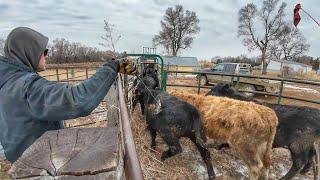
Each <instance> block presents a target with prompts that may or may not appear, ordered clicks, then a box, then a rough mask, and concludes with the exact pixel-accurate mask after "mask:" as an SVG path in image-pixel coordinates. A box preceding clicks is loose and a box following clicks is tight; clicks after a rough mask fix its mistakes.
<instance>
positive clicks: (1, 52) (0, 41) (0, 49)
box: [0, 38, 5, 56]
mask: <svg viewBox="0 0 320 180" xmlns="http://www.w3.org/2000/svg"><path fill="white" fill-rule="evenodd" d="M4 44H5V40H4V39H1V38H0V56H4Z"/></svg>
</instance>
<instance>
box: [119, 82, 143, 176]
mask: <svg viewBox="0 0 320 180" xmlns="http://www.w3.org/2000/svg"><path fill="white" fill-rule="evenodd" d="M118 91H119V101H120V112H121V113H120V115H121V118H120V122H121V129H122V136H123V138H122V140H123V144H124V151H125V153H124V166H125V171H126V173H125V174H126V179H133V180H142V179H143V175H142V170H141V167H140V162H139V159H138V155H137V152H136V146H135V144H134V139H133V136H132V131H131V126H130V120H129V114H128V109H127V105H126V102H125V100H124V93H123V88H122V82H121V81H120V80H118Z"/></svg>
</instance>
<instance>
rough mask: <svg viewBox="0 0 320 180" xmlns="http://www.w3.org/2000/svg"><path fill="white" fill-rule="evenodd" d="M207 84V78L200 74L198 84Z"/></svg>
mask: <svg viewBox="0 0 320 180" xmlns="http://www.w3.org/2000/svg"><path fill="white" fill-rule="evenodd" d="M207 84H208V79H207V77H206V76H200V85H202V86H204V85H207Z"/></svg>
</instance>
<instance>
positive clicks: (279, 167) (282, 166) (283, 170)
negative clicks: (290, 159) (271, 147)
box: [276, 163, 288, 176]
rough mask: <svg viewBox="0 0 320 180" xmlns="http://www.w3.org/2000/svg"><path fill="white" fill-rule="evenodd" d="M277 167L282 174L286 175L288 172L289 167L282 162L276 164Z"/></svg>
mask: <svg viewBox="0 0 320 180" xmlns="http://www.w3.org/2000/svg"><path fill="white" fill-rule="evenodd" d="M276 169H277V170H278V171H280V172H281V173H280V174H281V176H284V175H285V174H286V173H287V172H288V169H287V168H286V167H285V166H284V165H283V164H280V163H279V164H277V165H276Z"/></svg>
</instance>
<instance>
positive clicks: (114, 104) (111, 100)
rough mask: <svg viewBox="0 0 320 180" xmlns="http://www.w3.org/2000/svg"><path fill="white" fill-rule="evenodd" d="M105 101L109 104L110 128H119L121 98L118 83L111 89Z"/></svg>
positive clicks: (108, 118)
mask: <svg viewBox="0 0 320 180" xmlns="http://www.w3.org/2000/svg"><path fill="white" fill-rule="evenodd" d="M104 100H105V101H106V103H107V120H108V126H118V119H119V109H118V107H119V96H118V90H117V84H116V82H115V83H114V84H113V85H112V86H111V87H110V90H109V92H108V94H107V95H106V97H105V98H104Z"/></svg>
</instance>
